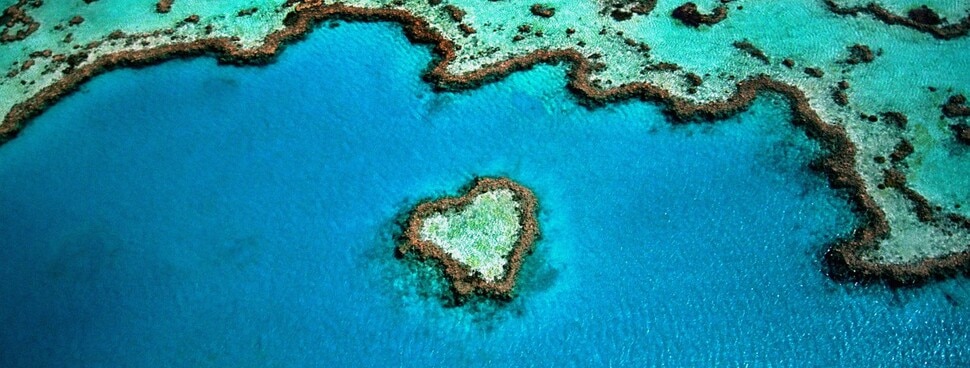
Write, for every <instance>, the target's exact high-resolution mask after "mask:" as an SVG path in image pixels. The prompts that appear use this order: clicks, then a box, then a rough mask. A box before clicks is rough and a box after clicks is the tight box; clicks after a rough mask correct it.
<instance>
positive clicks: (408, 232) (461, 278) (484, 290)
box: [398, 178, 539, 299]
mask: <svg viewBox="0 0 970 368" xmlns="http://www.w3.org/2000/svg"><path fill="white" fill-rule="evenodd" d="M499 189H508V190H510V191H512V193H513V196H514V199H515V201H516V202H518V203H519V210H520V214H519V215H520V217H519V237H518V240H517V241H516V243H515V245H514V246H513V248H512V252H511V253H510V254H509V255H508V257H507V259H506V260H507V261H508V263H506V265H505V273H504V274H503V276H502V277H501V278H500V279H498V280H494V281H486V280H484V279H482V278H481V277H479V276H477V275H475V274H473V273H472V272H471V270H470V269H469V268H468V267H466V266H465V265H463V264H461V263H460V262H458V260H456V259H454V258H452V257H451V256H450V255H449V254H448V253H447V252H445V251H444V250H443V249H442V248H441V247H439V246H438V245H437V244H434V243H433V242H430V241H425V240H422V239H421V235H420V233H421V228H422V226H423V224H424V219H425V218H427V217H429V216H431V215H433V214H435V213H442V212H445V211H448V210H459V211H460V210H461V209H462V208H464V207H465V206H467V205H469V204H470V203H471V202H472V201H473V200H474V199H475V197H478V196H479V195H481V194H483V193H486V192H490V191H494V190H499ZM537 206H538V204H537V202H536V198H535V195H533V194H532V191H530V190H529V189H528V188H526V187H523V186H521V185H519V184H518V183H516V182H514V181H512V180H509V179H507V178H478V179H475V181H474V182H473V184H472V186H471V188H469V189H468V190H467V191H465V194H463V195H462V196H460V197H449V198H442V199H438V200H434V201H427V202H423V203H421V204H419V205H418V206H417V207H415V208H414V210H412V211H411V214H410V216H409V217H408V220H407V224H406V228H405V230H404V235H403V237H404V242H402V243H401V244H400V245H399V247H398V252H400V253H401V254H407V253H410V252H415V253H417V254H418V256H420V257H421V258H423V259H432V260H435V261H436V262H438V263H440V264H441V265H442V267H443V270H444V273H445V276H446V277H447V278H448V279H449V280H450V281H451V285H452V290H453V291H454V292H455V293H456V294H458V296H459V297H466V296H469V295H471V294H474V293H478V294H483V295H487V296H491V297H498V298H504V299H507V298H510V297H511V295H512V291H513V289H514V287H515V282H516V278H517V277H518V274H519V270H520V269H521V268H522V261H523V260H524V258H525V256H526V255H528V254H529V253H531V252H532V245H533V243H535V241H536V239H538V237H539V223H538V222H537V221H536V208H537Z"/></svg>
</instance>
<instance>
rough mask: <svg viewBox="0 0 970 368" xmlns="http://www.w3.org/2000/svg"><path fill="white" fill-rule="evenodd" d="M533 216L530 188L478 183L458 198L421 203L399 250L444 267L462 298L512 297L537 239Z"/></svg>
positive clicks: (487, 181)
mask: <svg viewBox="0 0 970 368" xmlns="http://www.w3.org/2000/svg"><path fill="white" fill-rule="evenodd" d="M535 213H536V198H535V196H534V195H533V194H532V191H530V190H529V189H527V188H525V187H523V186H521V185H519V184H517V183H515V182H513V181H512V180H509V179H507V178H478V179H476V180H475V181H474V182H473V183H472V186H471V187H470V188H468V189H467V190H466V191H465V194H463V195H462V196H460V197H449V198H441V199H437V200H433V201H426V202H423V203H421V204H418V205H417V206H416V207H415V208H414V210H412V211H411V213H410V216H409V217H408V220H407V224H406V229H405V230H404V240H403V241H402V243H401V245H400V246H399V247H398V251H399V252H400V253H401V254H408V253H410V252H415V253H417V254H418V255H419V256H420V257H421V258H425V259H432V260H434V261H436V262H438V263H439V264H441V266H442V268H443V270H444V273H445V276H446V277H447V278H448V279H449V280H450V281H451V285H452V289H453V290H454V292H455V293H456V294H458V295H459V296H461V297H465V296H469V295H471V294H473V293H478V294H483V295H487V296H493V297H500V298H509V297H511V295H512V291H513V288H514V287H515V281H516V277H517V276H518V274H519V270H520V268H521V267H522V260H523V257H525V256H526V255H527V254H529V253H530V252H531V251H532V245H533V243H534V242H535V240H536V238H537V237H538V236H539V226H538V223H537V222H536V214H535Z"/></svg>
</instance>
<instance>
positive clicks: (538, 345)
mask: <svg viewBox="0 0 970 368" xmlns="http://www.w3.org/2000/svg"><path fill="white" fill-rule="evenodd" d="M429 61H430V54H429V52H428V49H427V48H425V47H420V46H412V45H410V44H408V42H407V41H406V39H405V38H404V37H403V36H402V34H401V31H400V28H399V27H398V26H395V25H391V24H341V25H340V26H339V27H337V28H321V29H318V30H316V31H315V32H313V33H312V34H311V35H309V36H308V39H307V40H305V41H303V42H301V43H298V44H295V45H293V46H290V47H289V48H288V49H287V50H286V51H285V52H284V53H283V54H282V55H281V57H280V59H279V61H278V62H277V63H275V64H273V65H270V66H267V67H244V68H240V67H226V66H217V65H216V63H215V62H214V61H213V60H211V59H196V60H191V61H173V62H168V63H165V64H162V65H159V66H154V67H150V68H144V69H136V70H120V71H115V72H112V73H109V74H106V75H103V76H100V77H97V78H95V79H94V80H93V81H91V82H90V83H88V84H86V85H85V86H84V87H82V89H81V90H80V91H79V92H78V93H76V94H74V95H72V96H70V97H68V98H66V99H64V100H63V101H61V102H60V103H58V104H57V105H55V106H54V107H52V108H51V109H50V110H48V111H47V112H46V113H44V114H43V115H42V116H40V117H39V118H37V119H36V120H35V121H34V122H32V123H31V125H30V126H29V127H28V128H27V129H25V130H24V131H23V133H22V134H21V136H20V137H19V138H17V139H16V140H14V141H12V142H10V143H8V144H6V145H4V146H3V147H2V148H0V187H2V188H3V190H2V191H0V203H2V204H3V205H2V207H0V232H2V233H3V234H4V236H3V237H2V238H0V280H2V282H0V325H2V326H4V327H3V328H2V329H0V367H122V366H212V367H226V366H236V367H245V366H258V367H266V366H281V367H304V366H305V367H317V366H376V367H384V366H428V365H445V364H449V365H458V366H590V365H595V366H603V365H630V366H654V365H666V366H712V365H726V366H737V365H749V366H902V367H911V366H934V367H935V366H965V365H967V364H970V311H968V309H967V305H968V304H970V284H968V283H967V280H966V279H956V280H951V281H947V282H941V283H936V284H933V285H930V286H927V287H924V288H921V289H915V290H897V291H893V290H889V289H887V288H885V287H882V286H870V287H859V286H855V285H845V284H838V283H835V282H832V281H831V280H829V279H828V278H826V277H825V275H824V274H822V272H821V271H820V267H821V264H820V255H821V253H822V252H823V251H824V247H825V245H826V244H828V243H829V242H831V241H832V240H834V239H836V238H837V237H839V236H841V235H844V234H846V233H847V232H849V231H851V229H852V227H853V223H854V221H855V218H854V216H853V215H852V214H851V213H850V212H849V210H848V206H847V204H846V201H845V199H844V198H843V197H842V196H841V194H840V193H838V192H836V191H833V190H831V189H828V188H827V186H826V185H825V181H824V180H823V178H821V177H820V176H819V175H818V174H816V173H814V172H812V171H810V170H809V169H808V163H809V162H810V161H811V160H812V159H813V158H814V157H817V155H818V154H819V151H818V148H817V146H816V145H815V144H814V143H813V142H811V141H809V140H807V139H806V138H805V136H804V134H803V133H802V132H801V131H799V130H797V129H795V128H793V127H792V126H791V124H790V123H789V117H788V115H787V113H786V111H787V106H786V105H785V104H784V103H783V102H782V101H781V100H779V99H777V98H774V97H772V96H763V98H761V99H759V100H758V101H757V103H756V104H755V105H754V106H753V107H752V108H751V109H750V110H749V111H747V112H745V113H743V114H740V115H739V116H736V117H734V118H730V119H726V120H724V121H720V122H717V123H714V124H707V123H704V124H689V125H671V124H670V123H669V122H668V121H666V120H665V119H664V117H663V115H662V114H661V112H660V107H658V106H656V105H652V104H647V103H641V102H628V103H621V104H615V105H611V106H608V107H604V108H598V109H594V110H589V109H586V108H584V107H580V106H578V105H577V104H576V102H575V101H574V99H573V97H571V96H570V95H569V94H568V92H566V90H565V89H564V88H563V86H564V84H565V79H564V70H563V69H562V68H560V67H553V66H544V67H539V68H536V69H534V70H531V71H527V72H520V73H516V74H514V75H512V76H510V77H508V78H506V79H504V80H502V81H500V82H497V83H493V84H490V85H487V86H484V87H482V88H480V89H477V90H473V91H467V92H463V93H446V94H442V93H435V92H433V91H432V90H431V88H430V86H428V85H427V84H425V83H424V82H422V81H421V79H420V73H421V71H422V70H423V69H424V68H425V67H426V66H427V63H428V62H429ZM476 175H503V176H508V177H510V178H512V179H514V180H516V181H518V182H520V183H522V184H524V185H526V186H528V187H530V188H531V189H533V191H534V192H535V193H536V195H537V196H538V198H539V201H540V202H539V204H540V214H539V220H540V226H541V229H542V233H543V237H542V239H541V240H540V241H539V242H538V243H537V244H536V252H535V253H534V254H533V255H532V256H531V257H530V258H529V259H528V261H527V263H526V264H525V266H524V269H523V272H524V275H523V276H522V278H521V280H520V281H521V283H520V288H519V290H518V295H517V296H516V298H515V299H514V300H513V301H512V302H510V303H507V304H495V303H487V302H474V303H470V304H467V305H464V306H460V307H452V306H446V305H444V304H443V303H442V301H441V300H440V299H439V298H438V297H437V295H436V292H435V285H434V282H433V281H434V280H433V279H432V280H431V281H428V277H419V276H416V274H421V272H422V271H423V269H422V267H421V266H420V265H415V264H413V263H411V262H406V261H402V260H398V259H396V258H394V256H393V248H394V235H395V234H396V232H398V231H399V229H398V227H397V225H396V222H395V221H396V220H397V218H398V217H399V216H400V215H401V214H403V213H405V211H407V210H408V209H409V208H410V207H411V206H413V205H414V204H416V203H417V202H418V201H420V200H423V199H426V198H430V197H435V196H440V195H446V194H455V193H456V191H457V190H458V188H460V187H461V186H463V185H465V184H466V183H468V182H469V181H470V180H471V179H472V178H473V177H474V176H476Z"/></svg>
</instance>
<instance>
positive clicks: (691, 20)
mask: <svg viewBox="0 0 970 368" xmlns="http://www.w3.org/2000/svg"><path fill="white" fill-rule="evenodd" d="M671 15H672V16H673V17H674V19H677V20H679V21H680V22H681V23H683V24H684V25H687V26H690V27H694V28H697V27H700V26H701V25H702V24H703V25H708V26H711V25H715V24H717V23H718V22H720V21H722V20H724V19H725V18H727V15H728V14H727V7H726V6H724V5H721V6H718V7H716V8H714V10H712V11H711V13H710V14H704V13H701V12H700V11H699V10H697V4H694V3H692V2H687V3H684V4H683V5H681V6H678V7H677V8H676V9H674V11H673V13H672V14H671Z"/></svg>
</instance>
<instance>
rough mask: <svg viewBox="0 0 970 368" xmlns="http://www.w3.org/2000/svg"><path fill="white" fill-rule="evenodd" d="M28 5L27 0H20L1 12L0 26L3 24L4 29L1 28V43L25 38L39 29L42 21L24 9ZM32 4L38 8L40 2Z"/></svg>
mask: <svg viewBox="0 0 970 368" xmlns="http://www.w3.org/2000/svg"><path fill="white" fill-rule="evenodd" d="M27 5H28V4H27V0H19V1H17V3H16V4H13V5H11V6H10V7H8V8H6V9H4V10H3V14H0V26H3V29H2V30H0V43H9V42H14V41H20V40H23V39H25V38H27V36H30V35H31V34H32V33H34V32H35V31H37V28H40V23H38V22H37V21H35V20H34V18H32V17H31V16H30V15H28V14H27V12H26V11H25V10H24V7H26V6H27ZM32 6H34V7H35V8H36V7H38V6H39V3H35V4H33V5H32Z"/></svg>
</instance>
